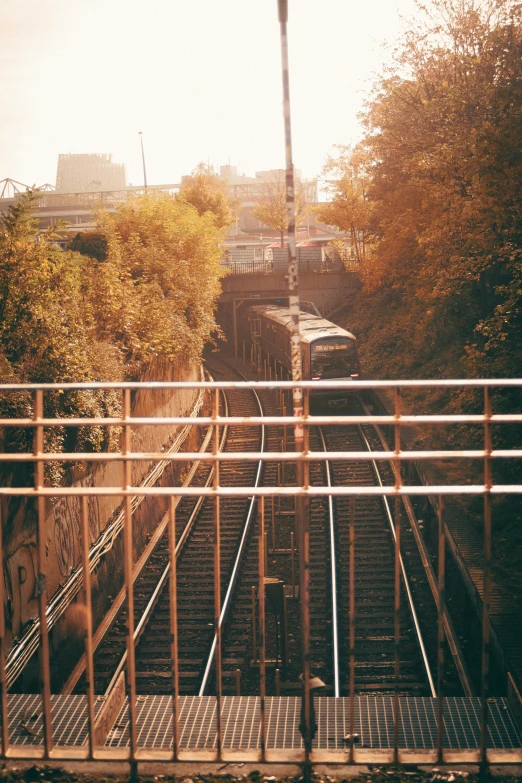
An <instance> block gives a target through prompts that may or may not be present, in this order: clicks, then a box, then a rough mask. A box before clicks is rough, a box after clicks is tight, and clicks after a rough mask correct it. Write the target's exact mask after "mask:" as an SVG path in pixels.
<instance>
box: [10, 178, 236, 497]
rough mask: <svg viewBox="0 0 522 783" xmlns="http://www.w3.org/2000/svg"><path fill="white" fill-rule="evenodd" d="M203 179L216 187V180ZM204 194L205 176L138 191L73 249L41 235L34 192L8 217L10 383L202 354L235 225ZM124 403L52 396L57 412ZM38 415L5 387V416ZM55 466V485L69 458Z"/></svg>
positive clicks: (62, 437)
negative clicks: (179, 187) (160, 192)
mask: <svg viewBox="0 0 522 783" xmlns="http://www.w3.org/2000/svg"><path fill="white" fill-rule="evenodd" d="M196 184H199V186H200V190H202V189H204V188H206V190H205V195H208V192H210V186H209V184H208V182H206V181H204V180H202V181H198V183H196ZM211 184H212V183H210V185H211ZM197 195H198V190H197V187H196V186H195V185H194V187H193V188H192V191H191V193H190V194H182V195H179V196H176V197H170V196H162V197H157V196H155V195H151V196H142V197H138V198H135V199H133V200H132V201H128V202H127V203H125V204H122V205H121V206H120V207H119V208H118V209H117V211H116V213H114V214H109V213H104V214H101V215H100V216H99V220H98V228H97V231H96V232H94V233H93V234H91V235H88V234H87V235H86V234H83V235H81V236H77V237H75V238H74V239H73V241H72V242H71V244H70V248H69V249H68V250H66V251H63V250H61V249H60V248H59V247H58V246H57V245H56V243H55V236H54V234H53V232H52V229H50V230H48V231H46V232H43V233H38V231H37V225H36V222H35V220H34V219H33V217H32V211H31V204H32V201H33V200H34V196H33V195H32V194H31V193H28V194H26V195H23V196H22V197H21V198H20V199H19V200H18V202H17V203H16V204H15V205H14V206H12V207H11V208H10V210H9V212H8V213H7V214H6V215H4V216H2V217H1V218H0V378H1V380H2V382H4V383H5V382H22V383H47V382H52V383H55V382H56V383H67V382H82V381H119V380H124V379H134V378H137V377H139V374H140V372H141V371H142V370H143V369H144V368H145V367H147V366H148V365H150V364H151V363H152V362H154V361H155V360H157V359H163V360H171V361H173V362H175V361H176V360H178V359H197V358H198V357H199V356H200V354H201V351H202V348H203V346H204V344H205V342H206V340H208V339H209V337H210V335H211V332H212V330H213V329H214V328H215V323H214V305H215V301H216V298H217V296H218V293H219V278H220V275H221V271H220V265H219V259H220V249H219V242H220V240H221V237H222V229H223V226H224V225H225V224H226V221H225V217H224V214H223V209H222V207H223V202H222V200H221V199H220V198H217V201H216V200H215V201H214V202H211V203H210V204H209V205H208V209H202V208H201V205H200V206H199V208H197V207H196V206H195V205H194V204H193V203H192V201H194V200H195V199H196V197H197ZM216 205H217V213H215V212H214V211H212V210H213V207H214V206H216ZM224 221H225V222H224ZM76 251H80V252H76ZM119 405H120V402H119V395H118V394H117V393H115V392H111V391H109V392H105V391H79V392H77V391H71V392H69V391H68V392H56V393H54V392H53V393H46V395H45V415H46V416H51V417H77V416H103V415H109V416H111V415H117V414H118V412H119ZM31 415H32V399H31V398H30V397H29V396H28V395H27V394H25V393H23V392H20V393H17V394H8V393H5V394H3V395H1V396H0V416H1V417H4V416H5V417H13V416H31ZM31 437H32V433H31V431H30V430H29V431H26V430H21V429H10V428H6V429H5V431H4V432H3V433H2V438H3V441H4V443H3V447H4V448H5V449H6V450H7V451H20V450H22V451H31V449H32V443H31ZM117 437H118V433H117V432H115V431H114V430H110V429H107V428H96V427H84V428H79V429H71V428H62V429H52V430H51V429H50V430H48V431H46V434H45V438H46V444H45V447H46V450H47V451H60V450H66V451H73V450H78V451H99V450H102V449H106V448H109V449H110V448H111V447H112V446H113V445H114V443H113V441H114V439H115V438H117ZM47 470H48V473H47V478H48V479H49V480H50V481H51V482H53V483H57V482H59V481H60V480H61V478H62V475H63V467H60V466H59V465H58V463H56V464H54V465H51V466H47ZM25 472H26V473H27V471H25ZM27 478H30V476H29V477H28V476H26V479H27Z"/></svg>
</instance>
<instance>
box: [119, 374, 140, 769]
mask: <svg viewBox="0 0 522 783" xmlns="http://www.w3.org/2000/svg"><path fill="white" fill-rule="evenodd" d="M130 413H131V397H130V389H124V392H123V418H124V419H128V418H129V417H130ZM131 438H132V430H131V425H130V424H128V423H127V424H126V425H125V427H124V430H123V450H122V451H123V454H125V453H127V452H129V451H131ZM131 483H132V478H131V463H130V462H124V463H123V489H124V490H128V489H129V487H130V485H131ZM123 508H124V524H123V563H124V572H125V590H126V593H127V696H128V702H129V703H128V710H129V742H130V758H131V768H132V769H135V765H136V763H137V762H136V752H137V750H138V727H137V711H136V659H135V649H134V582H133V578H132V576H133V536H132V506H131V496H130V495H125V497H124V500H123Z"/></svg>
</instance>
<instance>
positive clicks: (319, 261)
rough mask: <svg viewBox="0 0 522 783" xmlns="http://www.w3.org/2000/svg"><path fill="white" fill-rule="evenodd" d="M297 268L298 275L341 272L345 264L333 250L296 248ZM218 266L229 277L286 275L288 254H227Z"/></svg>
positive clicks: (273, 251) (274, 250)
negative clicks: (282, 273) (300, 273)
mask: <svg viewBox="0 0 522 783" xmlns="http://www.w3.org/2000/svg"><path fill="white" fill-rule="evenodd" d="M296 256H297V265H298V269H299V271H300V272H342V271H343V270H344V269H345V264H344V263H343V261H342V260H341V258H340V257H339V255H338V254H337V253H335V251H334V249H333V248H321V247H301V248H300V247H298V248H297V250H296ZM221 266H223V267H225V268H226V269H229V270H230V272H231V274H233V275H247V274H268V273H269V272H286V271H287V268H288V250H287V249H286V248H284V249H283V250H281V248H270V249H264V248H252V249H250V250H249V249H247V250H229V251H227V252H225V254H224V255H223V257H222V259H221Z"/></svg>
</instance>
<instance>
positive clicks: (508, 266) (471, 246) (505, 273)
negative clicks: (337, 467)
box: [323, 0, 522, 579]
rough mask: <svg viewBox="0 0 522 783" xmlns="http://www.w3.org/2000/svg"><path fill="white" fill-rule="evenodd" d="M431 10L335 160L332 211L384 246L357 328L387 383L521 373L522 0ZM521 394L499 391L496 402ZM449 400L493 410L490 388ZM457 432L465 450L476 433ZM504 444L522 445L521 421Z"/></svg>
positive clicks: (520, 526)
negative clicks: (484, 394)
mask: <svg viewBox="0 0 522 783" xmlns="http://www.w3.org/2000/svg"><path fill="white" fill-rule="evenodd" d="M419 10H421V11H423V15H422V16H421V17H420V18H419V21H418V22H417V23H416V24H414V25H412V26H411V27H410V29H409V31H408V32H407V34H406V36H405V37H404V40H403V41H402V44H401V45H400V46H399V48H398V49H397V51H396V55H395V61H394V64H393V65H392V66H391V67H390V68H389V70H388V71H387V73H386V74H385V75H384V76H383V78H382V79H381V80H380V81H379V82H378V84H377V85H376V87H375V89H374V91H373V94H372V95H371V96H370V98H369V99H368V103H367V107H366V110H365V113H364V122H365V128H366V133H365V137H364V139H363V140H362V142H361V143H360V144H359V145H358V146H357V147H356V148H355V149H352V150H348V149H347V148H340V150H339V154H338V157H337V158H334V159H333V160H330V161H328V164H327V168H328V171H329V172H330V173H331V172H332V171H337V184H336V187H335V190H334V196H335V197H334V201H333V203H332V204H331V205H329V207H328V209H327V212H328V215H327V216H326V215H323V219H325V218H327V219H328V222H330V223H335V224H336V225H338V226H340V227H342V228H343V229H345V230H350V231H352V233H353V234H355V235H356V236H357V238H358V242H359V244H360V243H361V240H362V238H363V237H364V239H365V245H366V249H367V251H368V250H369V252H366V253H361V252H359V253H358V255H359V258H360V260H361V270H362V276H363V281H364V287H363V291H362V293H361V294H360V295H359V296H358V297H357V301H356V302H355V304H354V307H353V308H352V309H351V310H350V322H349V326H350V328H351V329H352V330H353V331H354V332H355V333H356V334H357V335H358V337H359V338H360V342H361V347H362V354H363V358H364V365H365V370H366V372H367V373H369V374H371V375H373V376H374V377H379V378H400V377H407V378H412V377H413V378H415V377H446V378H451V377H457V378H458V377H466V376H467V377H517V376H518V377H520V367H521V365H522V339H521V338H522V122H521V113H522V56H521V55H522V15H521V14H522V9H521V6H520V4H519V3H517V2H515V1H514V0H429V1H428V2H427V3H426V4H423V5H421V4H419ZM423 400H424V403H425V402H426V400H425V395H424V398H423ZM520 402H521V399H520V394H519V393H516V394H514V393H512V392H500V391H498V392H496V393H495V394H494V395H493V407H494V410H496V411H502V410H511V411H513V410H518V408H519V407H520ZM437 404H438V405H439V406H442V407H445V408H446V410H451V411H457V410H460V409H462V408H465V409H466V410H468V411H469V412H474V411H480V410H481V409H482V400H481V399H480V398H479V397H478V396H474V395H459V396H449V395H448V396H446V397H445V398H444V399H442V398H439V399H438V400H437ZM424 407H427V406H426V405H425V406H424ZM452 437H453V438H454V443H456V442H459V443H460V444H462V442H463V441H462V438H463V432H462V431H457V430H453V432H452V433H450V435H449V439H450V440H451V438H452ZM495 438H496V443H497V444H500V443H502V445H503V447H518V448H520V446H521V445H522V444H521V442H520V441H521V435H520V431H519V430H518V429H517V428H516V427H511V428H509V429H507V428H506V431H498V432H496V434H495ZM496 478H497V480H499V481H502V483H511V482H512V481H513V482H518V483H519V482H520V481H521V480H522V471H521V468H520V465H518V464H517V461H515V460H511V461H509V462H508V461H507V460H505V461H504V464H503V465H502V466H499V467H498V469H497V474H496ZM497 502H499V503H500V506H499V508H498V509H497V511H498V513H497V514H496V515H495V523H496V524H498V526H499V527H498V528H497V529H498V533H499V534H498V537H497V539H496V546H497V555H498V557H499V559H500V560H501V561H503V562H504V563H505V564H507V567H508V570H509V572H510V573H512V574H513V575H514V576H516V575H517V574H518V578H521V579H522V573H521V572H522V562H521V560H520V555H517V549H518V552H520V551H521V550H522V532H521V531H522V517H521V512H520V508H519V504H518V502H510V501H509V500H503V501H497Z"/></svg>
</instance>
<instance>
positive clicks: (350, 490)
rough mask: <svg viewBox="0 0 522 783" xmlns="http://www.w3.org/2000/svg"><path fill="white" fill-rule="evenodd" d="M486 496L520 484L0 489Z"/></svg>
mask: <svg viewBox="0 0 522 783" xmlns="http://www.w3.org/2000/svg"><path fill="white" fill-rule="evenodd" d="M484 493H490V494H493V495H501V494H506V495H520V494H522V484H494V485H493V486H492V487H491V489H489V488H488V487H486V486H485V485H484V484H444V485H440V486H439V485H425V484H423V485H422V486H413V485H406V486H401V487H399V488H396V487H395V486H391V485H390V486H389V487H388V486H385V487H368V486H364V485H362V486H355V485H350V486H342V487H328V486H323V487H320V486H314V487H308V488H307V489H304V488H303V487H289V486H285V487H218V488H217V489H213V488H212V487H127V488H126V489H123V488H122V487H41V488H40V489H38V490H36V489H34V488H33V487H0V496H2V495H7V496H16V497H38V496H43V497H65V496H69V495H70V496H74V497H82V496H83V495H93V496H99V497H108V496H110V497H128V496H131V497H142V496H143V497H145V496H148V495H155V496H160V495H161V496H163V497H170V496H177V495H179V496H181V497H184V496H188V497H201V496H203V495H208V496H209V497H213V496H214V497H215V496H219V497H249V496H250V495H266V496H271V495H274V496H276V495H286V496H289V497H297V496H301V497H312V496H316V495H458V494H461V495H483V494H484Z"/></svg>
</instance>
